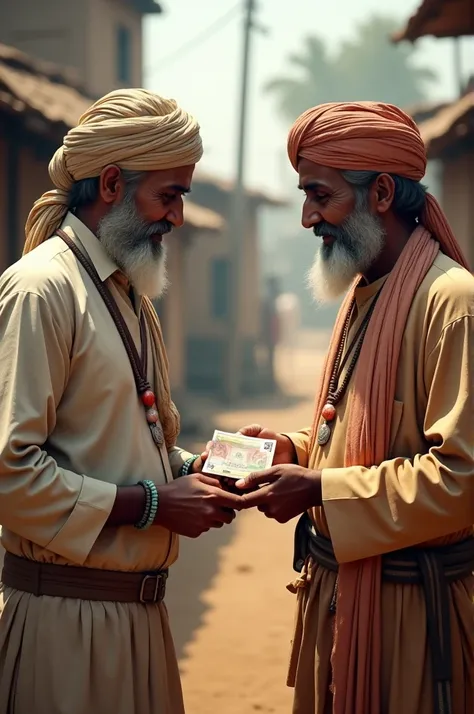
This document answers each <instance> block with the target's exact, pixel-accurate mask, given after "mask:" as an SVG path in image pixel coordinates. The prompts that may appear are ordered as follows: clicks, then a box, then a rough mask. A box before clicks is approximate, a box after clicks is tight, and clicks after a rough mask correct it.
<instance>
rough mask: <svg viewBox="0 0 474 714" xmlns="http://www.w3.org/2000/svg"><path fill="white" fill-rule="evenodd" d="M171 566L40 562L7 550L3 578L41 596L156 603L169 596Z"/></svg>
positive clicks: (14, 585)
mask: <svg viewBox="0 0 474 714" xmlns="http://www.w3.org/2000/svg"><path fill="white" fill-rule="evenodd" d="M167 578H168V571H167V570H157V571H153V572H149V573H124V572H120V571H116V570H97V569H92V568H80V567H75V566H72V565H53V564H50V563H37V562H36V561H35V560H28V559H26V558H19V557H18V556H16V555H12V553H5V560H4V564H3V571H2V582H3V584H4V585H6V586H7V587H9V588H14V589H15V590H22V591H23V592H27V593H31V594H32V595H36V597H40V596H41V595H50V596H52V597H69V598H78V599H79V600H98V601H102V602H105V601H112V602H141V603H145V604H152V603H157V602H161V601H162V600H163V599H164V597H165V591H166V580H167Z"/></svg>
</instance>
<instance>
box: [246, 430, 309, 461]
mask: <svg viewBox="0 0 474 714" xmlns="http://www.w3.org/2000/svg"><path fill="white" fill-rule="evenodd" d="M239 434H243V436H253V437H254V438H257V439H273V440H275V441H276V449H275V456H274V457H273V466H277V465H278V464H296V463H298V460H297V457H296V450H295V447H294V446H293V442H292V441H290V439H289V438H288V437H287V436H284V435H283V434H277V433H276V432H275V431H271V430H270V429H265V428H264V427H263V426H260V424H250V425H249V426H244V427H242V429H239Z"/></svg>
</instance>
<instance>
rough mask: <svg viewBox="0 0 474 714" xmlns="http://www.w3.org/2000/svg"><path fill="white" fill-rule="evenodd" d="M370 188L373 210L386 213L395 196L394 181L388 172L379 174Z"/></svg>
mask: <svg viewBox="0 0 474 714" xmlns="http://www.w3.org/2000/svg"><path fill="white" fill-rule="evenodd" d="M371 188H372V198H373V202H374V208H375V211H376V212H377V213H386V212H387V211H388V210H389V209H390V208H391V206H392V203H393V200H394V198H395V181H394V180H393V178H392V177H391V176H390V174H379V175H378V176H377V178H376V179H375V181H374V183H373V184H372V187H371Z"/></svg>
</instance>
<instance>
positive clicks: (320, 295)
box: [307, 196, 385, 304]
mask: <svg viewBox="0 0 474 714" xmlns="http://www.w3.org/2000/svg"><path fill="white" fill-rule="evenodd" d="M358 204H359V205H358ZM313 230H314V232H315V233H316V234H317V235H319V236H322V235H333V236H334V237H335V238H336V240H335V241H334V243H333V244H332V245H330V246H328V245H325V244H324V243H322V244H321V246H320V247H319V248H318V250H317V252H316V256H315V259H314V262H313V265H312V267H311V269H310V270H309V272H308V276H307V281H308V285H309V287H310V289H311V291H312V293H313V297H314V300H315V301H316V302H317V303H319V304H321V303H327V302H331V301H334V300H336V299H337V298H338V297H340V296H341V295H342V294H343V293H345V292H346V290H347V289H348V288H349V287H350V285H351V284H352V282H353V281H354V279H355V278H356V277H357V275H359V274H361V273H364V272H365V271H366V270H367V269H368V268H370V266H371V265H373V263H374V262H375V260H376V259H377V258H378V256H379V254H380V251H381V250H382V248H383V244H384V238H385V231H384V229H383V226H382V223H381V221H380V219H379V218H378V217H377V216H374V215H372V214H371V213H370V212H369V210H368V208H367V206H366V202H365V200H363V201H362V200H361V197H360V196H359V197H358V201H357V202H356V207H355V208H354V210H353V211H352V213H351V214H350V216H349V217H348V218H346V220H345V221H344V222H343V223H342V224H341V225H340V226H330V225H329V224H318V225H316V226H315V227H314V229H313Z"/></svg>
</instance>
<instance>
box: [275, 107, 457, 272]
mask: <svg viewBox="0 0 474 714" xmlns="http://www.w3.org/2000/svg"><path fill="white" fill-rule="evenodd" d="M288 156H289V158H290V161H291V164H292V166H293V168H294V169H295V171H297V170H298V160H299V159H300V158H304V159H308V160H309V161H313V162H314V163H315V164H320V165H322V166H330V167H331V168H334V169H340V170H346V171H347V170H354V171H378V172H380V173H389V174H397V175H398V176H402V177H404V178H408V179H412V180H413V181H421V179H422V178H423V176H424V175H425V170H426V151H425V147H424V144H423V140H422V138H421V135H420V132H419V130H418V127H417V125H416V124H415V122H414V121H413V119H411V117H409V116H408V114H405V112H404V111H402V110H401V109H399V108H398V107H396V106H394V105H393V104H382V103H380V102H348V103H345V102H333V103H330V104H321V105H319V106H317V107H313V109H308V110H307V111H306V112H304V113H303V114H302V115H301V116H300V117H299V118H298V119H297V120H296V121H295V123H294V124H293V126H292V127H291V129H290V133H289V135H288ZM421 220H422V223H423V225H424V226H425V227H426V228H427V230H428V231H429V232H430V233H431V234H432V235H433V236H434V237H435V238H436V239H437V240H438V242H439V243H440V244H441V248H442V250H443V252H445V253H446V254H447V255H450V256H451V257H453V258H454V260H456V261H457V262H458V263H460V264H461V265H464V266H465V267H467V261H466V258H465V257H464V255H463V253H462V250H461V248H460V246H459V245H458V243H457V241H456V240H455V238H454V235H453V233H452V230H451V228H450V226H449V223H448V221H447V219H446V216H445V214H444V212H443V211H442V209H441V207H440V205H439V203H438V202H437V201H436V199H435V198H434V196H432V195H431V194H428V195H427V200H426V206H425V210H424V211H423V214H422V216H421Z"/></svg>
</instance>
